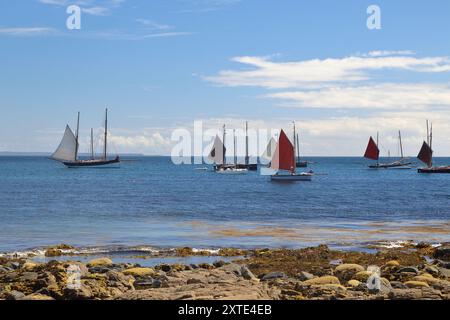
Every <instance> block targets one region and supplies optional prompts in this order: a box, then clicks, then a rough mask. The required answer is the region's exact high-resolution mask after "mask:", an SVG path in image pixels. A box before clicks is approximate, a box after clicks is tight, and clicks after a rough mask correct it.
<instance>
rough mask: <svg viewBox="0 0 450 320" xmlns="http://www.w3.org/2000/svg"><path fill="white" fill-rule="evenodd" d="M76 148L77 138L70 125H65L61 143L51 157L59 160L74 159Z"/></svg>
mask: <svg viewBox="0 0 450 320" xmlns="http://www.w3.org/2000/svg"><path fill="white" fill-rule="evenodd" d="M76 149H77V139H76V138H75V135H74V134H73V132H72V130H71V129H70V127H69V126H68V125H67V126H66V131H65V132H64V136H63V138H62V140H61V143H60V144H59V146H58V149H56V151H55V153H53V155H52V158H53V159H55V160H60V161H75V160H76V159H75V158H76V155H75V153H76Z"/></svg>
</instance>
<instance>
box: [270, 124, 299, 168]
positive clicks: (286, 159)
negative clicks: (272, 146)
mask: <svg viewBox="0 0 450 320" xmlns="http://www.w3.org/2000/svg"><path fill="white" fill-rule="evenodd" d="M271 168H272V169H275V170H289V171H291V172H295V156H294V146H293V145H292V143H291V141H290V140H289V138H288V137H287V136H286V134H285V133H284V131H283V130H281V132H280V138H279V139H278V144H277V148H276V150H275V155H274V157H273V159H272V165H271Z"/></svg>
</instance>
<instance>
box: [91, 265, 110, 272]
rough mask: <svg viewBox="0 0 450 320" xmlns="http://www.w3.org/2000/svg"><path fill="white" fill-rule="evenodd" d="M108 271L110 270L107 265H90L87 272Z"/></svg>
mask: <svg viewBox="0 0 450 320" xmlns="http://www.w3.org/2000/svg"><path fill="white" fill-rule="evenodd" d="M108 271H111V269H110V268H109V267H101V266H99V267H90V268H89V272H90V273H107V272H108Z"/></svg>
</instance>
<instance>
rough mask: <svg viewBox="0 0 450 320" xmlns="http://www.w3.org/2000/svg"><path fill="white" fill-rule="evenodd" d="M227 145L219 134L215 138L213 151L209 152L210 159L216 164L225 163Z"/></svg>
mask: <svg viewBox="0 0 450 320" xmlns="http://www.w3.org/2000/svg"><path fill="white" fill-rule="evenodd" d="M224 150H225V147H224V145H223V142H222V140H221V139H220V138H219V135H216V138H215V139H214V144H213V147H212V150H211V152H210V153H209V156H208V159H209V160H211V161H214V163H215V164H223V152H224Z"/></svg>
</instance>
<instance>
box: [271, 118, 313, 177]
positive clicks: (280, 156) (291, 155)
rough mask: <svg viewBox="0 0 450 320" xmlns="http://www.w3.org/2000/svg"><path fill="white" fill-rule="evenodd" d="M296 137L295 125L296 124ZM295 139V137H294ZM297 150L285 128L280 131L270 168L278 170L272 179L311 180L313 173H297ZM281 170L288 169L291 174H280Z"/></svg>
mask: <svg viewBox="0 0 450 320" xmlns="http://www.w3.org/2000/svg"><path fill="white" fill-rule="evenodd" d="M294 137H295V126H294ZM294 140H295V138H294ZM295 160H296V159H295V150H294V146H293V145H292V143H291V141H290V140H289V138H288V137H287V136H286V134H285V133H284V131H283V130H281V132H280V138H279V139H278V144H277V147H276V150H275V154H274V156H273V158H272V163H271V165H270V168H271V169H272V170H276V171H277V172H276V173H275V174H273V175H271V176H270V178H271V180H272V181H311V179H312V176H313V174H312V173H305V172H302V173H300V174H297V173H296V165H295ZM280 170H285V171H288V172H289V174H279V171H280Z"/></svg>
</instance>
